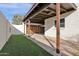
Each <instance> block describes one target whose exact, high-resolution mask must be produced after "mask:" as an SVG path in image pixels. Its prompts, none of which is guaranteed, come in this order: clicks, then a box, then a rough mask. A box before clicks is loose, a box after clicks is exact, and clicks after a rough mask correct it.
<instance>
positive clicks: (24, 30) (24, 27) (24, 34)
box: [24, 22, 25, 35]
mask: <svg viewBox="0 0 79 59" xmlns="http://www.w3.org/2000/svg"><path fill="white" fill-rule="evenodd" d="M24 35H25V22H24Z"/></svg>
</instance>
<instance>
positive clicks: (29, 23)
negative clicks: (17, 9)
mask: <svg viewBox="0 0 79 59" xmlns="http://www.w3.org/2000/svg"><path fill="white" fill-rule="evenodd" d="M28 28H29V36H30V35H31V31H30V20H29V21H28Z"/></svg>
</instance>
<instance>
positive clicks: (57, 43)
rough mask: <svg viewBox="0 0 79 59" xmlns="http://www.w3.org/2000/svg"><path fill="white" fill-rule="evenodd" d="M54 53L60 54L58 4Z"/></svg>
mask: <svg viewBox="0 0 79 59" xmlns="http://www.w3.org/2000/svg"><path fill="white" fill-rule="evenodd" d="M56 53H58V54H59V53H60V3H56Z"/></svg>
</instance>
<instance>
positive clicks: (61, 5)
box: [60, 4, 68, 12]
mask: <svg viewBox="0 0 79 59" xmlns="http://www.w3.org/2000/svg"><path fill="white" fill-rule="evenodd" d="M60 7H61V9H63V10H64V11H65V12H67V11H68V9H66V8H65V7H63V6H62V4H60Z"/></svg>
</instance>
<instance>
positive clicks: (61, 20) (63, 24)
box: [55, 18, 65, 27]
mask: <svg viewBox="0 0 79 59" xmlns="http://www.w3.org/2000/svg"><path fill="white" fill-rule="evenodd" d="M55 27H56V20H55ZM60 27H65V19H64V18H63V19H60Z"/></svg>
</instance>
